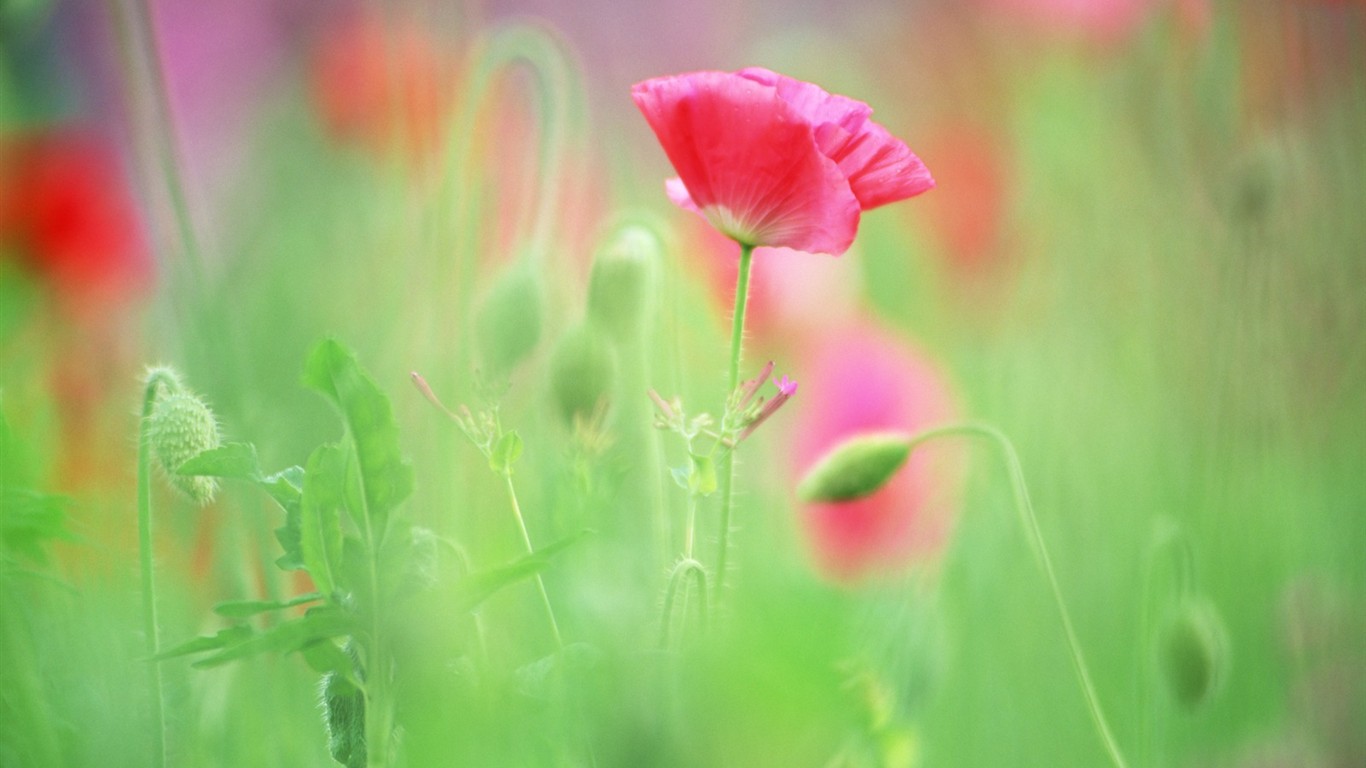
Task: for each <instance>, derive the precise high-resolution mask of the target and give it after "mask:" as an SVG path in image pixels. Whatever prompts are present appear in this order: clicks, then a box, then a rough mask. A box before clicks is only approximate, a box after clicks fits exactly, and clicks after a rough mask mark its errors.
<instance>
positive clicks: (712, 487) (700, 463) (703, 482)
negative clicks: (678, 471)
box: [688, 453, 716, 496]
mask: <svg viewBox="0 0 1366 768" xmlns="http://www.w3.org/2000/svg"><path fill="white" fill-rule="evenodd" d="M688 491H689V492H690V493H695V494H697V495H698V496H710V495H711V494H713V493H715V492H716V460H715V459H713V458H712V457H711V454H697V453H694V454H692V472H691V473H690V474H689V475H688Z"/></svg>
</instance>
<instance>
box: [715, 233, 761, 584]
mask: <svg viewBox="0 0 1366 768" xmlns="http://www.w3.org/2000/svg"><path fill="white" fill-rule="evenodd" d="M753 257H754V246H752V245H745V244H743V243H742V244H741V245H740V270H739V274H738V275H737V277H736V280H735V314H734V316H733V317H732V319H731V326H730V374H729V378H728V379H727V380H726V397H730V393H732V392H734V391H735V388H736V387H738V386H740V357H741V351H742V349H743V347H744V334H745V304H746V303H747V302H748V300H749V267H750V262H751V261H752V260H753ZM721 461H722V466H721V530H720V535H719V543H718V544H717V554H716V594H717V599H716V603H720V602H721V599H720V595H721V588H722V587H723V586H724V585H725V583H726V556H727V554H728V553H729V549H730V509H731V504H732V503H733V499H732V492H733V491H734V489H735V452H734V451H726V453H725V454H724V455H723V456H722V457H721Z"/></svg>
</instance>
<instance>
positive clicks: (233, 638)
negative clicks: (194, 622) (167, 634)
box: [151, 624, 255, 661]
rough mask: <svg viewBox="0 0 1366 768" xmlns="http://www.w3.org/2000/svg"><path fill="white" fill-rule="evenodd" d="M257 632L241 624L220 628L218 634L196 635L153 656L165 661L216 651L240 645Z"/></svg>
mask: <svg viewBox="0 0 1366 768" xmlns="http://www.w3.org/2000/svg"><path fill="white" fill-rule="evenodd" d="M253 634H255V633H254V632H253V631H252V629H251V627H249V626H247V625H245V624H240V625H238V626H234V627H228V628H226V629H220V630H218V632H217V633H216V634H213V635H206V636H204V637H196V638H195V639H193V640H186V641H185V642H183V643H181V644H180V645H176V646H172V647H171V648H168V649H166V650H164V651H162V652H161V653H158V654H157V655H155V656H153V657H152V659H151V660H152V661H165V660H166V659H174V658H175V657H177V656H188V655H190V654H192V653H204V652H206V651H216V650H218V649H219V648H226V647H228V646H230V645H238V644H240V643H242V642H243V641H245V640H247V639H248V638H250V637H251V636H252V635H253Z"/></svg>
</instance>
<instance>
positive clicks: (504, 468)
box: [489, 430, 522, 475]
mask: <svg viewBox="0 0 1366 768" xmlns="http://www.w3.org/2000/svg"><path fill="white" fill-rule="evenodd" d="M521 457H522V438H521V436H520V435H518V434H517V430H513V431H511V432H507V433H505V434H504V435H503V436H502V438H500V439H499V440H498V444H497V445H495V446H493V450H492V451H491V452H490V453H489V469H492V470H493V471H494V472H497V473H498V474H500V475H501V474H506V473H508V472H511V471H512V465H513V464H515V463H516V462H517V459H519V458H521Z"/></svg>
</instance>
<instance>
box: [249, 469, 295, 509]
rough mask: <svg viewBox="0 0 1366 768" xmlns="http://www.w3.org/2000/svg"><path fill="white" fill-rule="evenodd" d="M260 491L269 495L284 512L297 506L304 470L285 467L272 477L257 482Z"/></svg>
mask: <svg viewBox="0 0 1366 768" xmlns="http://www.w3.org/2000/svg"><path fill="white" fill-rule="evenodd" d="M257 485H259V486H261V489H262V490H264V491H265V492H266V493H268V494H270V497H271V498H272V499H274V500H275V503H276V504H279V505H280V506H281V507H282V508H283V509H285V510H286V511H288V510H289V507H290V505H291V504H298V503H299V497H300V496H302V495H303V492H304V468H303V467H298V466H295V467H286V468H285V469H282V470H280V471H279V472H276V473H275V474H273V475H269V476H267V477H263V478H261V479H260V480H258V481H257Z"/></svg>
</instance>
